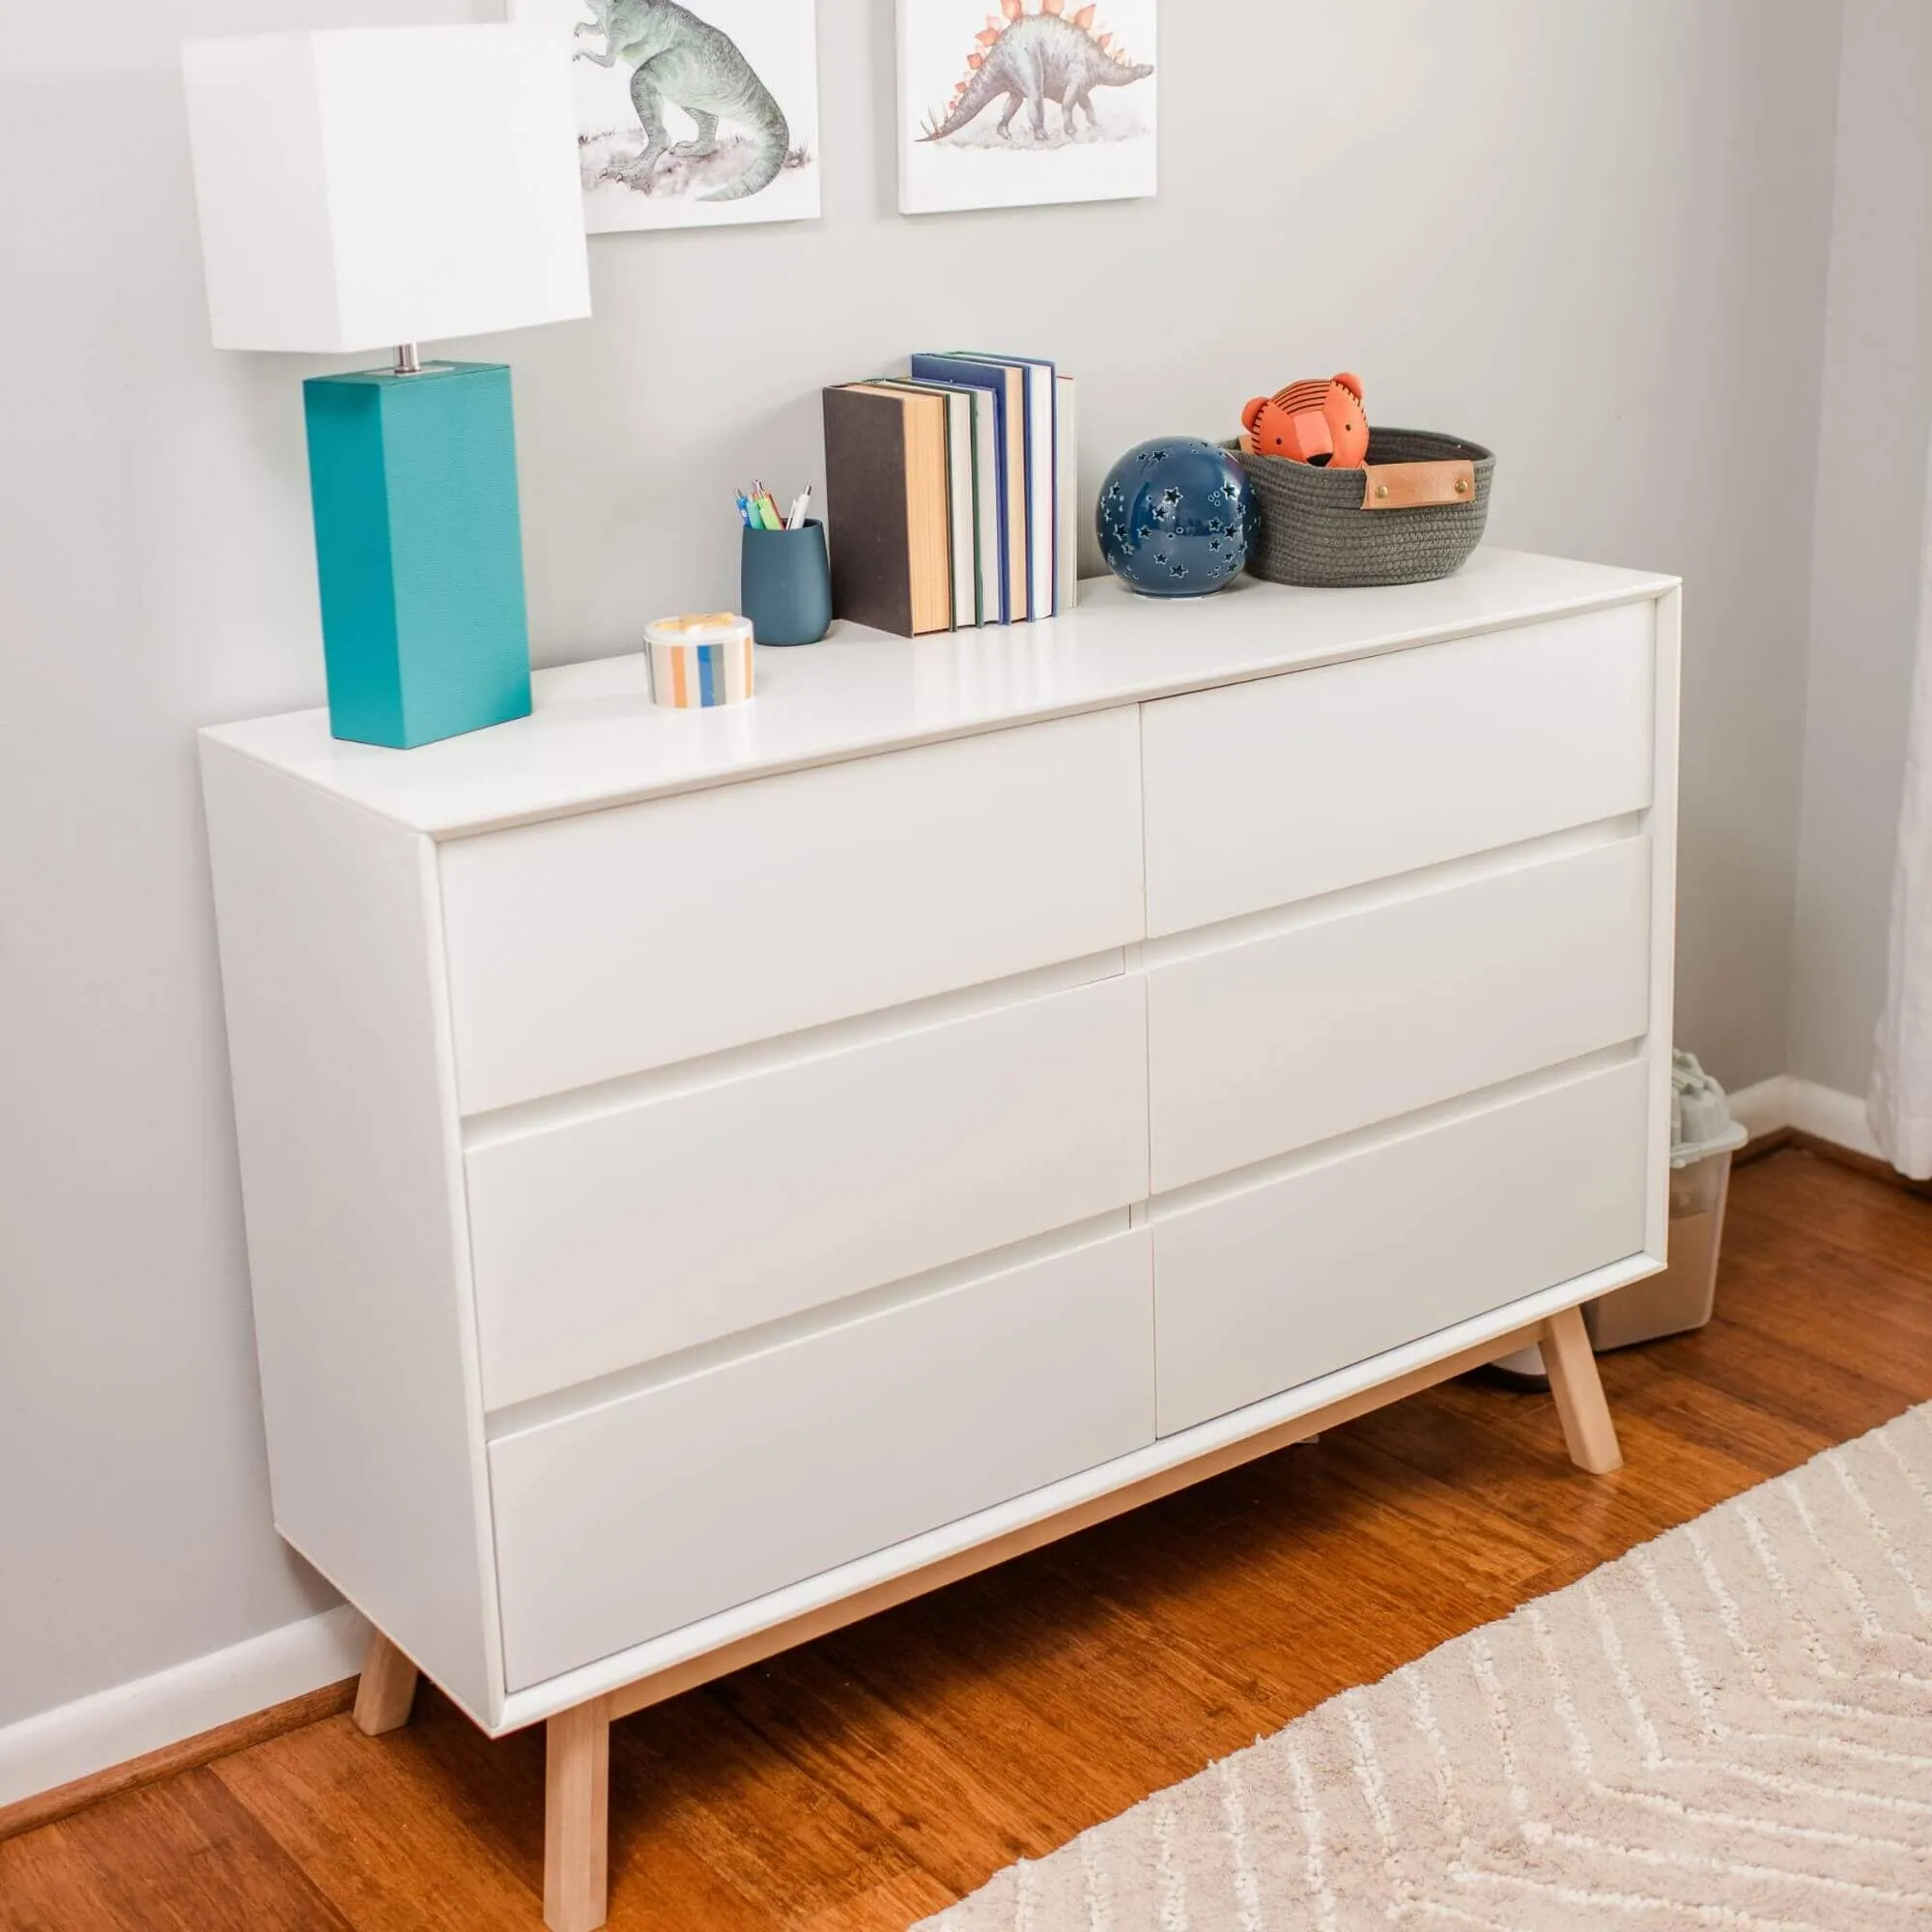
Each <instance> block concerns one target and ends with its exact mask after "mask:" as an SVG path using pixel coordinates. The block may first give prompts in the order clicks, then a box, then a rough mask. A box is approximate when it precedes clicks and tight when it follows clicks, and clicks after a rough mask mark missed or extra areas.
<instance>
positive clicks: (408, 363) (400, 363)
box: [391, 342, 423, 376]
mask: <svg viewBox="0 0 1932 1932" xmlns="http://www.w3.org/2000/svg"><path fill="white" fill-rule="evenodd" d="M422 372H423V365H422V360H421V358H420V357H419V356H418V355H416V346H415V344H414V343H413V342H401V343H398V344H397V345H396V366H395V369H394V370H393V371H392V372H391V373H393V374H395V375H398V376H420V375H421V374H422Z"/></svg>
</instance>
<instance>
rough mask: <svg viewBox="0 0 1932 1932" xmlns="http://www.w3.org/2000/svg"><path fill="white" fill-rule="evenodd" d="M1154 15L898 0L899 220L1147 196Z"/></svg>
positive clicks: (1043, 0) (967, 0)
mask: <svg viewBox="0 0 1932 1932" xmlns="http://www.w3.org/2000/svg"><path fill="white" fill-rule="evenodd" d="M1156 8H1157V0H1091V4H1090V0H898V145H899V209H900V212H901V213H905V214H938V213H952V212H953V211H956V210H962V209H972V208H1029V207H1037V206H1039V205H1041V204H1044V203H1052V202H1071V201H1114V200H1125V199H1129V198H1134V197H1141V196H1147V195H1151V194H1153V193H1155V192H1156V191H1157V187H1158V178H1159V113H1160V97H1159V85H1160V82H1159V64H1158V61H1157V59H1156V57H1155V46H1156Z"/></svg>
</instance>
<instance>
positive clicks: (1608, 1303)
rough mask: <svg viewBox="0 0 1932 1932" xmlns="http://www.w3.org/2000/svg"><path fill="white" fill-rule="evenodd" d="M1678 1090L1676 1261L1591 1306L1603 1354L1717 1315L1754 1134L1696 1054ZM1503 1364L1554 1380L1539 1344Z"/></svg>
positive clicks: (1594, 1339)
mask: <svg viewBox="0 0 1932 1932" xmlns="http://www.w3.org/2000/svg"><path fill="white" fill-rule="evenodd" d="M1671 1090H1672V1092H1671V1122H1670V1128H1671V1131H1670V1264H1669V1266H1668V1267H1666V1268H1665V1269H1664V1270H1663V1272H1662V1274H1654V1275H1651V1276H1649V1277H1648V1278H1647V1279H1645V1280H1643V1281H1634V1282H1632V1283H1631V1285H1630V1286H1629V1287H1628V1288H1620V1289H1618V1290H1616V1291H1615V1293H1610V1294H1606V1295H1604V1296H1603V1297H1602V1298H1601V1299H1600V1300H1597V1301H1592V1302H1589V1303H1587V1304H1585V1306H1584V1309H1583V1324H1584V1326H1585V1327H1586V1328H1587V1329H1588V1330H1589V1332H1590V1341H1591V1343H1592V1344H1593V1345H1594V1347H1595V1348H1596V1350H1597V1351H1598V1353H1599V1354H1601V1353H1603V1351H1604V1350H1606V1349H1627V1348H1629V1347H1630V1346H1631V1345H1632V1344H1633V1343H1634V1342H1655V1341H1658V1340H1660V1339H1661V1338H1662V1337H1663V1336H1665V1335H1681V1334H1683V1333H1684V1332H1685V1331H1686V1330H1687V1329H1691V1328H1701V1327H1703V1325H1704V1324H1705V1323H1706V1322H1707V1321H1710V1319H1711V1309H1712V1306H1713V1304H1714V1302H1715V1300H1716V1297H1717V1287H1718V1251H1719V1247H1720V1246H1721V1244H1722V1241H1723V1237H1724V1202H1725V1199H1726V1197H1727V1196H1728V1194H1729V1192H1730V1185H1731V1155H1732V1154H1733V1153H1734V1152H1736V1151H1737V1150H1738V1149H1739V1148H1741V1147H1742V1146H1743V1145H1744V1144H1745V1141H1746V1138H1747V1135H1746V1131H1745V1129H1744V1128H1743V1127H1742V1126H1741V1125H1740V1124H1739V1123H1738V1122H1735V1121H1733V1120H1732V1119H1731V1109H1730V1103H1729V1102H1728V1101H1727V1100H1726V1099H1725V1098H1724V1090H1723V1089H1722V1088H1721V1087H1719V1085H1718V1083H1717V1082H1716V1081H1715V1080H1713V1079H1712V1078H1711V1076H1710V1075H1709V1074H1708V1073H1706V1072H1705V1071H1704V1069H1703V1068H1702V1067H1701V1066H1700V1065H1698V1064H1697V1057H1696V1055H1695V1054H1690V1053H1676V1054H1673V1055H1672V1056H1671ZM1496 1367H1497V1368H1499V1369H1501V1370H1503V1371H1504V1372H1505V1373H1506V1374H1508V1375H1512V1376H1517V1377H1521V1378H1529V1379H1532V1380H1534V1381H1537V1382H1539V1383H1541V1382H1543V1381H1545V1380H1547V1378H1546V1377H1545V1376H1544V1372H1543V1354H1542V1351H1541V1350H1537V1349H1520V1350H1517V1351H1516V1353H1515V1354H1512V1355H1505V1356H1504V1357H1503V1359H1502V1360H1501V1361H1499V1362H1498V1363H1497V1364H1496Z"/></svg>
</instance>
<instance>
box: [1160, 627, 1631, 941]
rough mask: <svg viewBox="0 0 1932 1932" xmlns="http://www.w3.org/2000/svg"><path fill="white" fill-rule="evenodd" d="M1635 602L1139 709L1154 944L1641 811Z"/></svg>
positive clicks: (1177, 698) (1181, 698) (1165, 701)
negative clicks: (1164, 936)
mask: <svg viewBox="0 0 1932 1932" xmlns="http://www.w3.org/2000/svg"><path fill="white" fill-rule="evenodd" d="M1654 625H1655V618H1654V614H1653V611H1652V607H1651V606H1650V605H1648V604H1640V605H1630V606H1626V607H1624V608H1621V609H1618V610H1614V611H1592V612H1591V613H1589V614H1588V615H1585V616H1579V617H1569V618H1564V619H1562V620H1560V621H1558V622H1554V623H1548V624H1531V625H1526V626H1524V627H1522V628H1521V629H1520V630H1513V631H1498V632H1494V633H1492V634H1490V635H1488V636H1485V637H1479V638H1463V639H1457V640H1456V641H1455V642H1453V643H1447V644H1431V645H1426V646H1423V647H1421V648H1418V649H1414V650H1407V651H1398V652H1395V653H1393V654H1391V655H1390V656H1387V657H1379V658H1368V659H1365V660H1363V661H1362V662H1360V663H1358V664H1347V665H1336V666H1333V667H1331V668H1327V669H1325V670H1312V671H1302V672H1299V673H1296V674H1294V675H1291V676H1286V677H1272V678H1264V679H1261V680H1259V681H1257V682H1255V683H1251V684H1241V685H1234V686H1230V687H1228V688H1227V689H1225V690H1221V691H1208V692H1198V693H1195V694H1193V695H1192V696H1186V697H1175V698H1169V699H1166V700H1164V701H1163V702H1161V703H1158V704H1150V705H1147V706H1145V707H1144V710H1143V722H1142V729H1143V735H1144V741H1145V761H1146V764H1145V769H1146V787H1147V902H1148V930H1149V931H1150V932H1151V933H1156V934H1157V933H1169V932H1183V931H1186V930H1188V929H1189V928H1191V927H1193V926H1197V925H1207V924H1209V923H1212V922H1214V921H1216V920H1223V919H1234V918H1236V917H1238V916H1239V915H1240V914H1243V913H1251V912H1259V911H1261V910H1263V909H1264V908H1265V907H1268V906H1276V905H1289V904H1293V902H1294V901H1295V900H1297V899H1303V898H1308V897H1311V896H1313V895H1315V894H1317V893H1326V892H1333V891H1335V890H1337V889H1338V888H1340V887H1343V886H1353V885H1360V884H1363V883H1365V882H1366V881H1368V880H1371V879H1384V878H1391V877H1393V876H1394V875H1395V874H1397V873H1399V872H1406V871H1410V870H1413V869H1415V868H1416V867H1422V866H1431V865H1435V864H1436V863H1437V862H1439V861H1441V860H1444V859H1452V858H1459V857H1463V856H1466V855H1468V854H1470V853H1475V852H1486V851H1490V850H1492V849H1493V848H1495V847H1496V846H1499V845H1508V844H1514V843H1515V842H1517V841H1518V840H1520V839H1524V838H1537V837H1539V836H1541V835H1542V834H1544V833H1548V832H1557V831H1562V830H1564V829H1566V828H1567V827H1570V826H1576V825H1587V824H1591V823H1593V822H1595V821H1596V820H1598V819H1602V818H1615V817H1619V816H1621V815H1622V814H1623V813H1625V812H1631V811H1637V810H1642V809H1643V808H1644V807H1645V806H1647V805H1648V804H1649V803H1650V796H1651V764H1652V745H1653V738H1652V706H1653V702H1654V665H1653V633H1654Z"/></svg>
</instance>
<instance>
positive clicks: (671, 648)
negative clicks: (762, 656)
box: [644, 611, 752, 711]
mask: <svg viewBox="0 0 1932 1932" xmlns="http://www.w3.org/2000/svg"><path fill="white" fill-rule="evenodd" d="M644 650H645V653H646V655H647V656H648V657H649V658H650V661H651V698H652V701H653V702H654V703H658V704H667V705H669V706H670V707H671V708H672V709H673V710H677V711H701V710H706V709H709V708H710V707H711V706H712V705H715V704H743V703H744V702H746V700H747V699H749V698H750V697H751V696H752V623H751V619H750V618H748V617H740V616H737V615H736V614H734V613H733V612H731V611H710V612H709V613H707V614H706V615H704V616H700V617H660V618H659V619H658V620H657V622H656V623H655V624H646V625H645V626H644Z"/></svg>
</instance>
